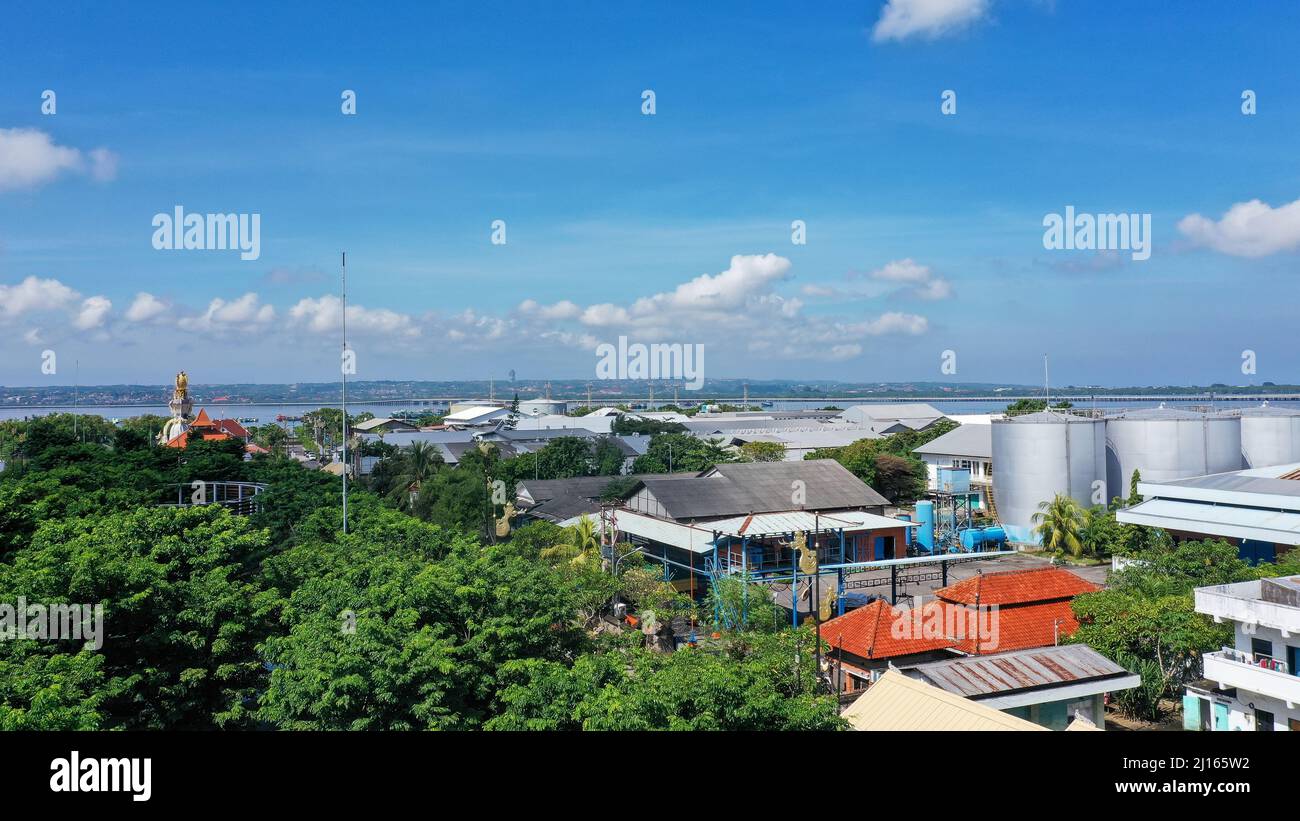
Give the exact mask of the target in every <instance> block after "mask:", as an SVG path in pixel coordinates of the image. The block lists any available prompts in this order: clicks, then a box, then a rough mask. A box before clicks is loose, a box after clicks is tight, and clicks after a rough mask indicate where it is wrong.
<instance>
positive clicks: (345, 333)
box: [340, 251, 348, 534]
mask: <svg viewBox="0 0 1300 821" xmlns="http://www.w3.org/2000/svg"><path fill="white" fill-rule="evenodd" d="M342 254H343V269H342V289H341V293H342V297H343V363H342V368H340V370H342V371H343V533H344V534H346V533H347V532H348V252H347V251H343V252H342Z"/></svg>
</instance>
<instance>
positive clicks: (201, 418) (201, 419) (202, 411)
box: [190, 408, 213, 428]
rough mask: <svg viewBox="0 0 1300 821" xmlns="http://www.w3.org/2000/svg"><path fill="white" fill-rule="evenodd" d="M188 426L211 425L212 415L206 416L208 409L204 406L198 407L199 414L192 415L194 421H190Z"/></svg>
mask: <svg viewBox="0 0 1300 821" xmlns="http://www.w3.org/2000/svg"><path fill="white" fill-rule="evenodd" d="M190 427H191V428H210V427H213V425H212V417H210V416H208V411H207V409H206V408H199V415H198V416H196V417H194V421H193V422H191V423H190Z"/></svg>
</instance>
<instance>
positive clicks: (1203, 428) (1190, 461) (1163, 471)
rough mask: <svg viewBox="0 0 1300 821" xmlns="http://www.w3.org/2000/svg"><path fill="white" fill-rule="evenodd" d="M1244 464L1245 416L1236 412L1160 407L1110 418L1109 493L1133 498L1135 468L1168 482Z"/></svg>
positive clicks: (1149, 479) (1144, 476) (1148, 477)
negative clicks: (1243, 418)
mask: <svg viewBox="0 0 1300 821" xmlns="http://www.w3.org/2000/svg"><path fill="white" fill-rule="evenodd" d="M1241 467H1242V458H1241V419H1240V418H1239V417H1238V416H1237V415H1236V414H1223V413H1200V412H1197V411H1188V410H1180V409H1175V408H1166V407H1165V406H1164V405H1161V406H1160V407H1158V408H1144V409H1141V410H1133V411H1126V412H1124V413H1120V414H1117V415H1115V416H1111V417H1109V418H1108V419H1107V420H1106V493H1107V496H1108V497H1114V496H1128V493H1129V482H1130V480H1131V479H1132V476H1133V471H1135V470H1136V471H1139V472H1140V473H1141V476H1142V480H1143V481H1147V482H1168V481H1172V480H1174V479H1186V478H1187V477H1189V476H1204V475H1205V474H1207V473H1223V472H1225V471H1229V470H1240V469H1241Z"/></svg>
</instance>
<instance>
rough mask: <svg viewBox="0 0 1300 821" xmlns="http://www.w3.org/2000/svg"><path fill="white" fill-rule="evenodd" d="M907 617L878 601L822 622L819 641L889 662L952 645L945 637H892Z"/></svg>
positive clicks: (865, 656)
mask: <svg viewBox="0 0 1300 821" xmlns="http://www.w3.org/2000/svg"><path fill="white" fill-rule="evenodd" d="M906 618H907V615H906V614H904V613H902V612H900V611H898V610H895V609H894V608H893V607H890V606H889V602H887V601H885V600H883V599H877V600H876V601H873V602H872V603H871V604H868V605H867V606H866V607H859V608H857V609H856V610H850V611H849V612H848V613H845V614H844V615H843V616H837V617H835V618H833V619H831V620H830V621H828V622H826V623H824V624H823V625H822V640H823V641H825V642H826V643H827V644H829V645H830V646H831V649H842V650H844V651H845V652H846V653H852V654H853V655H855V656H858V657H860V658H865V659H888V658H894V657H896V656H906V655H910V654H912V653H926V652H929V651H931V650H943V649H946V648H949V647H952V646H953V644H954V642H952V641H950V640H949V639H946V638H926V637H924V636H923V635H918V636H911V635H908V633H906V632H905V633H903V636H904V637H902V638H895V637H894V632H895V631H894V622H895V621H896V620H899V619H906ZM906 626H908V627H911V625H906ZM909 632H913V631H910V630H909Z"/></svg>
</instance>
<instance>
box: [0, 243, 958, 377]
mask: <svg viewBox="0 0 1300 821" xmlns="http://www.w3.org/2000/svg"><path fill="white" fill-rule="evenodd" d="M881 270H882V271H886V273H885V274H882V277H884V279H883V280H882V281H881V282H879V283H872V281H871V280H868V279H867V278H866V277H863V276H860V277H859V283H860V284H872V285H873V287H878V288H879V287H882V286H883V287H884V289H885V290H886V291H889V290H891V289H898V288H900V287H901V288H902V289H929V290H932V291H940V290H943V289H944V288H945V287H946V283H944V281H943V280H940V279H938V278H936V277H934V275H933V274H932V273H930V272H929V269H928V268H926V267H925V266H920V265H918V264H916V263H915V262H914V261H911V260H899V261H898V262H897V263H891V265H890V266H885V268H883V269H881ZM790 276H791V264H790V261H789V260H788V259H785V258H784V257H780V256H777V255H775V254H762V255H757V254H756V255H738V256H734V257H732V258H731V259H730V261H729V263H728V265H727V266H726V268H725V269H723V270H721V271H718V272H716V273H705V274H700V275H697V276H694V277H692V278H689V279H685V280H684V281H680V282H679V283H678V284H675V285H670V286H668V287H665V288H664V289H663V290H660V291H658V292H652V293H648V294H645V295H641V296H635V295H634V296H632V297H629V298H628V299H627V300H625V301H622V302H595V303H581V302H577V301H574V300H569V299H561V300H559V301H552V302H540V301H538V300H536V299H525V300H523V301H522V302H520V303H519V304H518V305H517V306H516V307H515V308H514V309H513V310H508V311H506V312H504V313H485V312H481V311H476V310H472V309H465V310H460V311H456V312H452V313H440V312H435V311H429V312H426V313H423V314H412V313H403V312H401V311H397V310H391V309H388V308H376V307H366V306H362V305H356V304H351V305H349V306H348V309H347V310H348V313H347V320H348V333H349V336H350V337H352V338H354V339H357V338H360V337H367V336H368V337H370V338H372V339H378V340H381V341H382V343H383V344H384V345H386V346H389V347H391V348H393V349H399V348H400V349H404V350H405V352H406V354H408V355H409V354H412V353H414V352H417V351H428V350H429V349H431V348H432V349H433V350H439V351H443V352H449V353H450V355H453V356H454V355H469V354H471V353H474V354H484V353H485V354H488V355H513V354H515V353H518V352H521V351H525V352H529V353H533V352H535V351H543V350H546V351H550V352H552V353H558V352H559V351H563V350H568V351H581V352H583V354H582V355H583V356H588V355H590V354H591V353H592V352H594V351H595V350H596V348H597V347H598V346H599V345H600V344H601V343H604V342H610V341H614V340H616V339H617V338H618V337H619V336H627V337H628V338H629V339H631V340H633V341H635V342H642V343H649V342H668V343H683V344H695V343H698V344H707V345H708V346H709V347H710V348H711V349H712V350H714V351H718V352H719V356H720V357H721V358H720V359H714V360H713V361H714V362H715V363H717V362H720V361H726V359H728V358H730V359H731V360H732V361H733V362H736V363H739V362H745V361H751V360H754V359H755V358H757V357H762V358H764V359H785V360H822V361H838V360H846V359H852V358H854V357H858V356H860V355H862V353H863V352H864V350H866V349H867V348H869V347H870V346H871V345H872V344H873V340H875V339H876V338H878V337H882V336H885V335H891V334H892V335H916V334H921V333H925V332H926V331H927V330H928V323H927V321H926V319H925V317H923V316H919V315H916V314H908V313H900V312H889V313H885V314H883V315H879V316H875V317H874V318H873V317H871V316H870V315H867V316H863V315H862V312H861V311H860V310H859V311H855V312H854V313H853V314H851V315H835V314H834V313H832V314H827V313H825V312H818V313H815V314H810V313H809V312H807V311H806V310H805V305H804V301H803V300H802V299H800V298H797V297H793V296H790V295H788V294H786V293H782V286H783V285H784V283H786V282H787V281H788V280H789V279H790ZM886 280H887V281H888V282H887V283H886V282H885V281H886ZM38 308H39V309H41V310H44V311H50V310H55V311H60V312H63V313H64V314H65V315H66V319H65V327H66V328H68V329H69V330H73V329H75V330H78V331H81V332H87V331H94V332H95V333H99V334H105V333H107V332H108V331H109V330H110V329H111V330H112V332H113V334H114V335H115V336H120V337H122V338H123V340H124V341H126V340H128V339H129V338H130V335H132V334H134V335H136V336H137V338H138V339H141V340H143V339H144V338H145V337H147V336H148V335H149V334H155V333H157V329H158V328H160V327H174V328H176V329H177V330H178V331H180V332H181V334H180V335H181V337H182V338H183V337H184V335H185V334H191V335H199V334H204V335H210V336H213V337H218V338H231V337H235V336H238V338H239V339H240V340H241V341H242V340H246V341H247V342H249V343H250V344H253V343H258V342H260V343H261V344H264V345H269V346H272V348H271V349H272V350H276V351H280V350H285V351H290V350H291V351H309V350H315V351H319V350H321V345H322V342H323V340H325V339H337V338H338V335H339V334H340V331H341V326H342V318H343V313H342V311H343V304H342V301H341V300H340V298H339V297H338V296H336V295H334V294H326V295H323V296H319V297H305V298H301V299H298V300H297V302H295V303H293V304H291V305H289V306H287V307H284V308H282V309H279V310H277V308H276V307H273V306H272V305H270V304H266V303H264V302H263V301H262V300H261V298H260V297H259V295H258V294H257V293H255V292H249V293H245V294H244V295H242V296H240V297H238V298H235V299H228V298H222V297H217V298H214V299H211V301H209V302H208V304H207V307H206V309H198V310H195V309H193V308H191V309H188V310H187V309H186V308H184V307H183V306H174V305H172V304H171V303H169V302H167V301H165V300H164V299H161V298H159V297H158V296H155V295H154V294H151V293H148V292H139V293H136V294H135V296H134V298H133V299H132V300H131V301H130V303H129V305H128V306H127V307H126V310H125V312H124V313H123V314H122V315H121V318H122V319H123V320H124V321H122V322H118V323H113V322H111V318H112V315H113V310H112V309H113V303H112V302H111V301H110V300H109V299H108V298H107V297H102V296H92V297H83V296H82V295H81V294H79V293H77V292H76V291H75V290H73V289H71V288H68V287H67V286H64V285H63V284H62V283H59V282H58V281H57V280H38V279H36V278H34V277H31V278H28V279H27V280H24V281H23V282H21V283H18V284H16V285H9V286H4V285H0V320H4V319H5V318H6V317H7V316H11V317H16V316H23V315H25V314H34V313H37V312H38V311H37V310H36V309H38ZM42 324H43V323H42ZM25 325H27V326H35V325H36V323H35V322H27V323H25ZM32 334H33V335H32V337H31V338H32V339H36V338H39V337H38V336H37V332H35V331H33V332H32ZM312 337H315V338H314V339H313V338H312Z"/></svg>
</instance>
